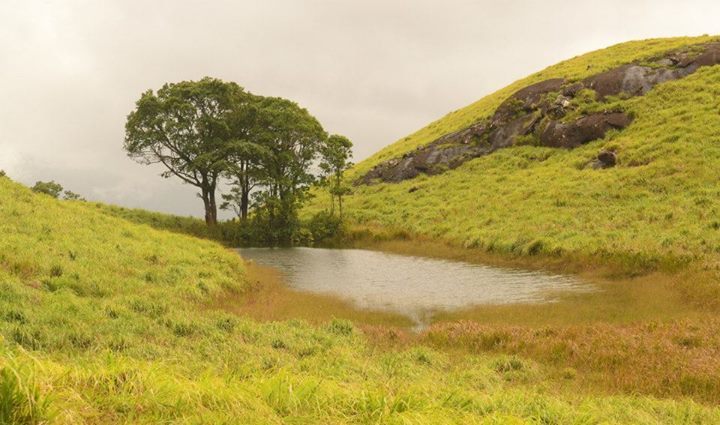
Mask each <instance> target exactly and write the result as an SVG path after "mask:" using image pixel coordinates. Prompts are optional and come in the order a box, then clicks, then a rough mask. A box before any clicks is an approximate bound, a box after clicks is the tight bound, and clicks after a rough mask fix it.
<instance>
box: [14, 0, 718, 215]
mask: <svg viewBox="0 0 720 425" xmlns="http://www.w3.org/2000/svg"><path fill="white" fill-rule="evenodd" d="M718 16H720V2H718V1H717V0H707V1H705V0H697V1H693V0H688V1H677V0H672V1H669V0H652V1H651V0H647V1H645V0H603V1H602V2H598V1H589V0H545V1H529V0H528V1H519V0H503V1H497V0H496V1H487V0H475V1H469V0H443V1H440V0H437V1H429V0H363V1H357V0H235V1H231V0H202V1H200V0H198V1H195V0H173V1H170V0H87V1H86V0H57V1H55V0H44V1H43V0H0V169H3V170H5V171H6V172H7V173H8V175H9V176H10V177H12V178H13V179H14V180H16V181H20V182H22V183H24V184H28V185H32V184H34V182H35V181H38V180H56V181H58V182H60V183H61V184H63V185H64V186H65V187H66V188H68V189H71V190H73V191H74V192H77V193H80V194H82V195H83V196H84V197H86V198H87V199H89V200H93V201H102V202H108V203H113V204H118V205H123V206H128V207H141V208H147V209H151V210H156V211H163V212H169V213H175V214H181V215H194V216H202V214H203V208H202V203H201V201H200V200H199V199H197V198H196V196H195V193H196V189H195V188H194V187H192V186H188V185H183V184H181V183H180V182H179V181H178V180H176V179H163V178H161V177H160V176H159V174H160V173H161V172H162V169H161V168H158V167H157V166H152V167H151V166H145V165H140V164H137V163H135V162H133V161H132V160H131V159H130V158H128V157H127V156H126V154H125V152H124V151H123V149H122V145H123V140H124V134H125V133H124V125H125V119H126V117H127V114H128V113H129V112H130V111H131V110H132V109H133V106H134V104H135V101H136V100H137V99H138V98H139V96H140V94H141V93H142V92H143V91H145V90H147V89H157V88H159V87H161V86H162V85H163V84H164V83H165V82H175V81H183V80H196V79H200V78H202V77H204V76H212V77H217V78H221V79H223V80H228V81H235V82H237V83H239V84H240V85H241V86H243V87H245V88H246V89H247V90H249V91H251V92H253V93H256V94H261V95H268V96H282V97H285V98H289V99H292V100H294V101H296V102H298V103H299V104H300V105H301V106H303V107H305V108H307V109H308V110H309V111H310V113H312V114H313V115H314V116H315V117H317V118H318V119H319V120H320V122H321V123H322V124H323V126H324V127H325V129H326V130H327V131H328V132H331V133H339V134H343V135H346V136H348V137H349V138H350V139H351V140H352V141H353V142H354V144H355V147H354V154H355V158H354V159H355V161H359V160H362V159H364V158H366V157H368V156H369V155H371V154H372V153H374V152H375V151H377V150H379V149H380V148H382V147H384V146H386V145H388V144H390V143H393V142H394V141H396V140H398V139H400V138H402V137H404V136H406V135H407V134H409V133H411V132H413V131H415V130H417V129H419V128H421V127H423V126H424V125H426V124H428V123H429V122H430V121H433V120H435V119H437V118H439V117H441V116H443V115H445V114H446V113H448V112H450V111H453V110H456V109H458V108H460V107H462V106H465V105H467V104H469V103H472V102H474V101H476V100H478V99H480V98H481V97H483V96H484V95H486V94H489V93H491V92H493V91H495V90H497V89H499V88H502V87H503V86H505V85H507V84H509V83H511V82H513V81H515V80H517V79H519V78H522V77H524V76H526V75H528V74H530V73H532V72H535V71H538V70H540V69H542V68H544V67H546V66H549V65H552V64H554V63H556V62H559V61H561V60H564V59H568V58H570V57H573V56H575V55H579V54H582V53H585V52H588V51H591V50H595V49H599V48H603V47H606V46H609V45H612V44H616V43H619V42H623V41H628V40H634V39H644V38H654V37H670V36H682V35H702V34H720V20H718V19H717V17H718Z"/></svg>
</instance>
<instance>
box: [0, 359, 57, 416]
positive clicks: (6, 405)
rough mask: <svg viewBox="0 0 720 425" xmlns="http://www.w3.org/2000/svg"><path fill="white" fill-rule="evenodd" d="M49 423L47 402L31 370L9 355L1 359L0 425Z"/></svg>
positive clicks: (49, 413) (48, 400)
mask: <svg viewBox="0 0 720 425" xmlns="http://www.w3.org/2000/svg"><path fill="white" fill-rule="evenodd" d="M50 419H52V412H51V409H50V398H49V397H48V396H47V395H46V394H43V392H42V391H41V390H40V387H39V385H38V383H37V381H36V378H35V374H34V372H33V370H32V369H30V368H29V367H28V366H27V365H21V364H19V363H18V362H17V361H16V360H15V359H14V357H13V356H12V355H9V354H5V355H4V356H1V357H0V424H2V425H39V424H45V423H48V422H49V420H50Z"/></svg>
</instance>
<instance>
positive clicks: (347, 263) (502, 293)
mask: <svg viewBox="0 0 720 425" xmlns="http://www.w3.org/2000/svg"><path fill="white" fill-rule="evenodd" d="M238 251H239V253H240V255H241V256H243V257H244V258H246V259H250V260H253V261H255V262H257V263H259V264H261V265H265V266H271V267H274V268H276V269H278V270H279V271H280V272H281V273H282V274H283V275H284V277H285V279H286V281H287V284H288V285H289V286H291V287H293V288H296V289H299V290H303V291H309V292H316V293H322V294H331V295H335V296H338V297H340V298H342V299H345V300H348V301H350V302H352V303H354V304H355V305H356V306H358V307H360V308H366V309H372V310H382V311H390V312H394V313H400V314H403V315H406V316H408V317H410V318H411V319H412V320H413V321H414V322H415V323H416V324H417V325H418V326H422V325H424V324H425V323H427V321H428V320H429V318H430V317H431V316H432V314H433V312H436V311H438V310H454V309H460V308H463V307H470V306H474V305H482V304H507V303H538V302H549V301H552V295H553V294H557V291H588V290H590V289H591V288H590V286H589V285H588V284H586V283H583V282H581V281H580V280H578V279H576V278H573V277H570V276H561V275H554V274H549V273H543V272H537V271H526V270H519V269H509V268H497V267H489V266H484V265H478V264H470V263H464V262H458V261H446V260H438V259H432V258H424V257H413V256H404V255H396V254H388V253H384V252H377V251H368V250H360V249H321V248H243V249H239V250H238Z"/></svg>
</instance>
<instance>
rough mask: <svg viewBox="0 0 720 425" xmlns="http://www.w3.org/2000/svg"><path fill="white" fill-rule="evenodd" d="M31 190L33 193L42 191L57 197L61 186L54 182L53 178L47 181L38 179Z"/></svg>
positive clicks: (60, 191) (61, 189)
mask: <svg viewBox="0 0 720 425" xmlns="http://www.w3.org/2000/svg"><path fill="white" fill-rule="evenodd" d="M32 191H33V192H35V193H42V194H45V195H49V196H52V197H53V198H59V197H60V194H61V193H62V191H63V187H62V186H61V185H60V184H59V183H56V182H55V181H54V180H51V181H49V182H43V181H38V182H35V186H33V187H32Z"/></svg>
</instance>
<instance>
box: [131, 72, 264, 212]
mask: <svg viewBox="0 0 720 425" xmlns="http://www.w3.org/2000/svg"><path fill="white" fill-rule="evenodd" d="M250 101H251V96H250V95H249V94H247V93H246V92H245V91H244V90H243V89H242V88H241V87H240V86H238V85H237V84H235V83H228V82H224V81H221V80H218V79H214V78H207V77H206V78H203V79H202V80H200V81H183V82H180V83H173V84H165V85H164V86H163V87H162V88H161V89H160V90H158V91H157V93H155V92H153V91H152V90H148V91H146V92H145V93H143V94H142V96H141V97H140V99H139V100H138V101H137V103H136V107H135V110H134V111H132V112H131V113H130V115H128V118H127V123H126V125H125V145H124V147H125V150H126V151H127V153H128V155H129V156H130V157H131V158H133V159H135V160H136V161H138V162H140V163H142V164H162V165H163V166H164V167H165V168H166V171H165V172H163V173H162V176H163V177H166V178H169V177H171V176H175V177H178V178H179V179H181V180H182V181H183V182H185V183H188V184H191V185H193V186H195V187H197V188H199V190H200V193H199V194H198V195H199V197H200V198H201V199H202V201H203V205H204V207H205V221H206V222H207V223H208V224H210V225H212V224H215V223H217V205H216V200H215V193H216V190H217V185H218V180H219V179H220V177H221V175H222V173H223V172H224V171H225V170H227V168H228V161H227V159H228V150H229V148H230V147H229V146H230V142H231V141H232V140H233V134H232V133H233V131H232V122H231V121H232V118H231V117H232V115H233V113H234V112H235V111H237V109H238V108H240V107H242V105H243V104H245V103H248V102H250Z"/></svg>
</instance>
